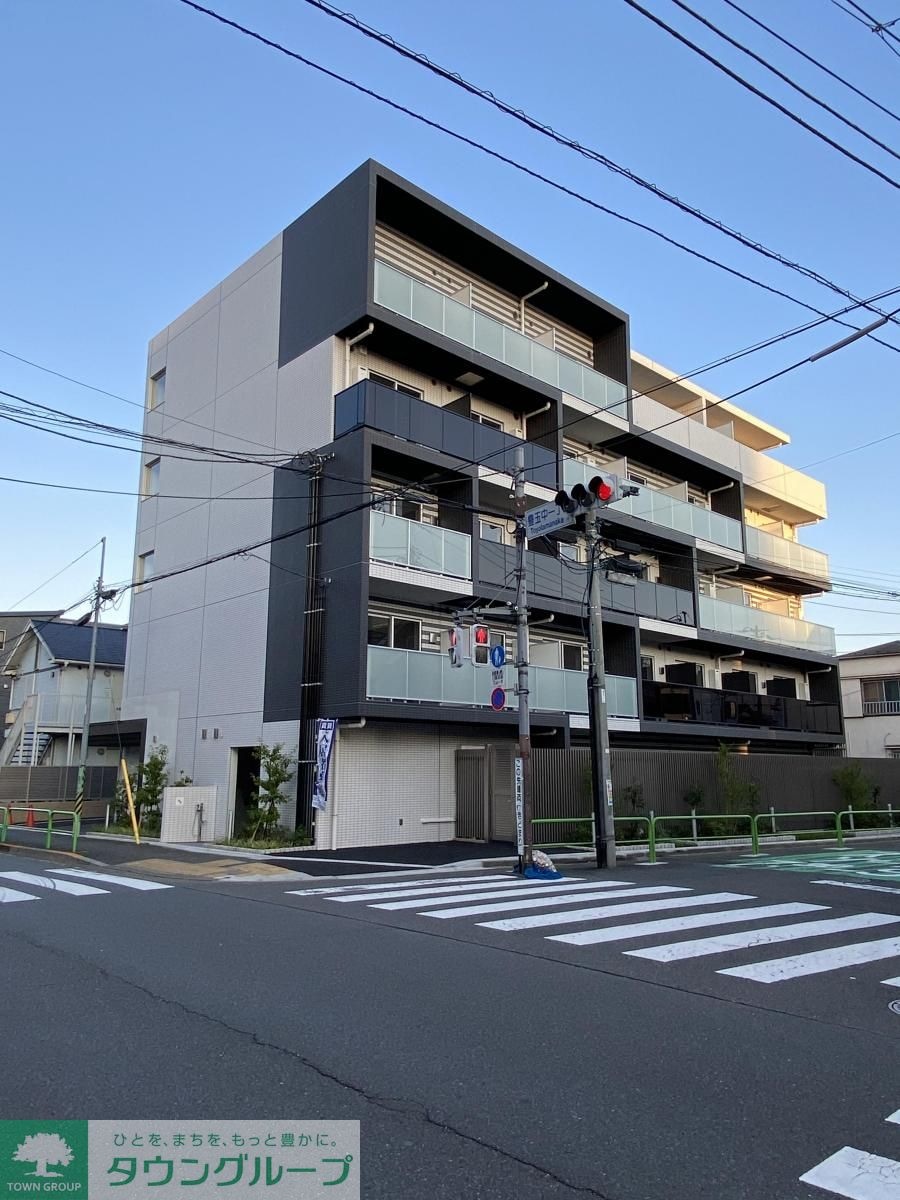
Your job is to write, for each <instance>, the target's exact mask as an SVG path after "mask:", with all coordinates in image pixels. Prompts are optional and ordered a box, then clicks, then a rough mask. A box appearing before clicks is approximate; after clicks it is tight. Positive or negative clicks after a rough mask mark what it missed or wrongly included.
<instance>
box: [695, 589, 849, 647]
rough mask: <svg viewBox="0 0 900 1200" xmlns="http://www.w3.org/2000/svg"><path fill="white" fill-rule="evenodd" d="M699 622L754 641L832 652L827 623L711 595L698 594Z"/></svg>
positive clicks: (832, 645)
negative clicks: (816, 622)
mask: <svg viewBox="0 0 900 1200" xmlns="http://www.w3.org/2000/svg"><path fill="white" fill-rule="evenodd" d="M700 625H701V627H702V628H704V629H717V630H719V632H721V633H731V634H734V635H735V636H736V637H746V638H754V639H755V640H756V641H758V642H774V643H776V644H780V645H782V646H797V647H798V648H799V649H801V650H815V651H817V652H818V653H819V654H834V653H835V647H834V630H833V629H830V628H829V627H828V626H827V625H814V624H813V623H812V622H811V621H801V620H800V619H799V618H797V617H785V616H782V615H781V614H780V613H771V612H765V611H764V610H763V609H761V608H751V607H750V606H749V605H747V604H730V603H729V602H728V601H727V600H714V599H713V598H712V597H711V596H701V597H700Z"/></svg>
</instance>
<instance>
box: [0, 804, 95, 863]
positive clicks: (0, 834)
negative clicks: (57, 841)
mask: <svg viewBox="0 0 900 1200" xmlns="http://www.w3.org/2000/svg"><path fill="white" fill-rule="evenodd" d="M16 812H22V813H24V814H25V820H24V821H23V822H21V824H22V825H23V826H26V827H27V828H36V826H33V825H28V814H29V813H30V814H31V816H32V819H36V818H38V817H40V816H44V817H45V818H46V823H47V833H46V836H45V838H44V849H45V850H49V849H50V847H51V844H52V841H53V835H54V832H56V834H57V836H68V835H67V832H65V831H58V830H57V831H54V829H53V818H54V817H60V818H62V819H64V820H66V821H71V822H72V851H73V853H74V852H75V851H76V850H77V849H78V838H79V836H80V834H81V817H80V816H79V815H78V813H77V812H73V811H72V810H70V809H68V808H35V807H34V806H33V805H31V804H0V844H2V843H3V842H5V841H6V840H7V835H8V833H9V829H10V827H11V826H15V825H16V824H17V822H16V821H15V820H14V819H13V816H12V814H13V813H16Z"/></svg>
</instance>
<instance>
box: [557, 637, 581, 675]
mask: <svg viewBox="0 0 900 1200" xmlns="http://www.w3.org/2000/svg"><path fill="white" fill-rule="evenodd" d="M560 646H561V650H562V665H563V669H564V670H566V671H581V670H583V669H584V663H583V660H582V654H581V647H580V646H576V645H575V643H574V642H562V643H560Z"/></svg>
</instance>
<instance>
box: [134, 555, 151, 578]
mask: <svg viewBox="0 0 900 1200" xmlns="http://www.w3.org/2000/svg"><path fill="white" fill-rule="evenodd" d="M153 558H154V555H153V551H152V550H148V551H147V553H146V554H139V555H138V560H137V574H136V578H135V583H138V584H141V583H149V582H150V580H151V579H152V578H153Z"/></svg>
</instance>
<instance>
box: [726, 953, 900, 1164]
mask: <svg viewBox="0 0 900 1200" xmlns="http://www.w3.org/2000/svg"><path fill="white" fill-rule="evenodd" d="M882 958H900V938H881V939H879V940H878V941H875V942H856V943H854V945H852V946H837V947H834V948H833V949H831V950H816V951H814V952H813V953H811V954H792V955H789V956H788V957H787V958H770V959H768V960H767V961H766V962H759V963H753V964H752V966H747V967H727V968H725V969H724V970H721V971H718V972H717V974H719V975H736V976H738V977H739V978H740V979H752V980H753V981H754V982H755V983H781V981H782V980H784V979H799V978H800V976H802V975H820V974H822V973H823V972H824V971H837V970H838V969H839V968H840V967H853V966H856V965H858V964H860V963H869V962H878V960H879V959H882ZM897 1182H898V1184H900V1179H898V1181H897Z"/></svg>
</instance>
